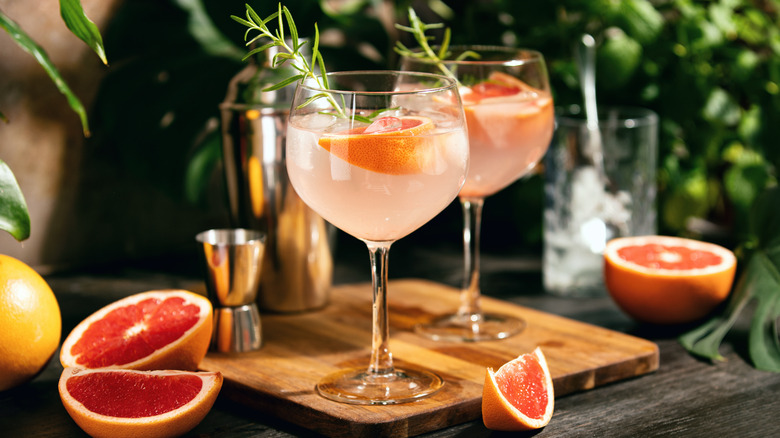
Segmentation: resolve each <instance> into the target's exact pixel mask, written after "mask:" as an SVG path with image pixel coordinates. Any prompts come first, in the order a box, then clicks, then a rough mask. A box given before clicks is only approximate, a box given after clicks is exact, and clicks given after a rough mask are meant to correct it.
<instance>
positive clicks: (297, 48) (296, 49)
mask: <svg viewBox="0 0 780 438" xmlns="http://www.w3.org/2000/svg"><path fill="white" fill-rule="evenodd" d="M230 18H232V19H233V20H235V21H237V22H239V23H241V24H243V25H244V26H246V27H247V30H246V32H245V33H244V40H247V39H248V38H249V36H250V34H251V33H252V32H253V31H256V32H258V35H256V36H255V37H253V38H252V39H250V40H248V41H247V43H246V45H247V46H251V45H253V44H255V43H256V42H257V41H259V40H260V39H262V38H267V39H269V40H270V42H268V43H266V44H264V45H262V46H260V47H257V48H255V49H252V50H251V51H250V52H249V53H247V55H246V56H244V60H246V59H248V58H250V57H252V56H254V55H255V54H256V53H260V52H263V51H265V50H268V49H270V48H271V47H279V48H280V50H279V52H278V53H276V54H275V55H274V57H273V59H272V60H271V67H278V66H280V65H282V64H284V63H285V62H287V61H290V64H291V65H292V67H293V68H295V70H297V71H298V74H297V75H293V76H290V77H289V78H287V79H284V80H282V81H280V82H278V83H276V84H274V85H271V86H269V87H267V88H265V89H264V90H263V91H274V90H278V89H280V88H283V87H286V86H288V85H290V84H292V83H293V82H296V81H300V82H303V81H304V80H306V79H307V78H311V79H313V80H314V81H315V82H316V83H317V85H318V86H319V88H321V89H324V90H327V89H329V88H330V87H329V85H328V76H327V71H326V70H325V62H323V60H322V54H321V53H320V51H319V42H320V32H319V29H318V28H317V23H314V45H313V46H312V49H311V61H309V60H308V59H306V57H305V56H304V55H303V52H302V51H301V48H302V47H303V46H304V45H306V44H307V43H308V41H301V40H300V39H299V38H298V28H297V27H296V26H295V21H294V20H293V17H292V14H291V13H290V10H289V9H287V6H283V5H282V4H281V3H279V8H278V10H277V11H276V12H274V13H273V14H271V15H269V16H268V17H267V18H265V19H263V18H260V16H259V15H258V14H257V13H256V12H255V11H254V9H252V7H251V6H249V5H246V19H243V18H241V17H237V16H235V15H231V16H230ZM272 20H276V21H277V28H276V31H275V32H272V31H271V29H269V28H268V23H269V22H271V21H272ZM285 23H286V24H287V29H288V30H289V41H290V43H288V39H287V38H286V36H285ZM315 68H319V70H320V74H319V75H317V74H316V73H315V72H314V69H315ZM323 98H324V99H327V100H328V102H329V103H330V104H331V105H332V106H333V108H335V110H336V112H337V115H338V116H339V117H346V114H345V113H344V110H343V109H342V108H341V106H340V105H339V104H338V103H336V101H335V99H333V95H332V94H330V93H327V92H323V93H319V94H316V95H314V96H312V97H311V98H309V99H308V100H306V102H304V103H303V104H301V106H306V105H308V104H310V103H312V102H314V101H315V100H318V99H323ZM356 118H358V117H356Z"/></svg>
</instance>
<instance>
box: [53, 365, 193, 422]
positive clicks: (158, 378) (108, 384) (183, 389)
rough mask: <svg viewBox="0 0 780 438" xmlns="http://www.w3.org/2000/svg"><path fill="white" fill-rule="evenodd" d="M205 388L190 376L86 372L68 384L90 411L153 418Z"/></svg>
mask: <svg viewBox="0 0 780 438" xmlns="http://www.w3.org/2000/svg"><path fill="white" fill-rule="evenodd" d="M139 388H143V392H144V400H143V402H139V400H138V398H137V396H136V394H137V393H138V392H139ZM202 388H203V380H202V379H201V378H200V377H198V376H196V375H191V374H180V375H170V376H162V375H144V374H140V373H128V372H124V373H87V374H81V375H74V376H72V377H70V378H69V379H68V381H67V389H68V392H69V393H70V395H71V396H73V398H74V399H76V400H77V401H79V402H80V403H81V404H83V405H84V407H86V408H87V409H88V410H89V411H91V412H94V413H97V414H101V415H106V416H109V417H120V418H142V417H152V416H155V415H161V414H164V413H166V412H170V411H173V410H175V409H178V408H180V407H182V406H184V405H185V404H187V403H189V402H190V401H191V400H192V399H194V398H195V396H197V395H198V393H200V391H201V389H202Z"/></svg>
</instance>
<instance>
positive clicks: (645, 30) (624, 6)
mask: <svg viewBox="0 0 780 438" xmlns="http://www.w3.org/2000/svg"><path fill="white" fill-rule="evenodd" d="M617 4H619V5H620V6H619V8H620V14H619V15H618V18H619V20H620V21H622V22H623V24H624V26H625V28H626V31H627V32H628V34H629V35H631V36H632V37H633V38H634V39H636V40H638V41H639V42H641V43H645V44H646V43H649V42H651V41H653V40H655V38H656V37H657V36H658V34H659V33H660V32H661V30H662V29H663V26H664V18H663V16H661V13H660V12H658V10H657V9H656V8H655V6H653V4H652V3H651V2H650V1H648V0H624V1H621V2H618V3H617Z"/></svg>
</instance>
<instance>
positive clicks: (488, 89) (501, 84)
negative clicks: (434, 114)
mask: <svg viewBox="0 0 780 438" xmlns="http://www.w3.org/2000/svg"><path fill="white" fill-rule="evenodd" d="M460 92H461V99H462V100H463V104H464V105H475V104H478V103H487V102H495V101H502V100H506V99H507V98H514V97H515V96H517V95H520V94H523V93H528V92H535V93H536V94H541V91H540V90H537V89H535V88H534V87H532V86H530V85H528V84H526V83H525V82H523V81H521V80H520V79H518V78H516V77H514V76H512V75H509V74H506V73H502V72H499V71H494V72H492V73H490V76H488V78H487V79H486V80H484V81H482V82H478V83H476V84H474V85H472V86H471V87H461V89H460Z"/></svg>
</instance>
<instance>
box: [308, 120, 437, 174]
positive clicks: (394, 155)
mask: <svg viewBox="0 0 780 438" xmlns="http://www.w3.org/2000/svg"><path fill="white" fill-rule="evenodd" d="M433 128H434V124H433V121H431V119H429V118H427V117H415V116H402V117H380V118H378V119H376V120H374V121H373V123H371V124H370V125H368V126H364V127H360V128H354V129H349V130H346V131H342V132H339V133H336V134H334V135H324V136H322V137H321V138H320V140H319V145H320V146H321V147H322V148H324V149H325V150H327V151H329V152H330V153H331V154H333V155H335V156H337V157H339V158H341V159H342V160H344V161H346V162H348V163H350V164H352V165H353V166H357V167H360V168H363V169H366V170H371V171H374V172H379V173H387V174H391V175H403V174H411V173H419V172H421V170H422V169H423V168H424V167H425V165H426V160H427V154H428V153H429V152H433V151H429V150H427V149H430V148H429V146H430V141H431V140H430V139H429V138H427V137H426V136H425V134H426V133H428V132H429V131H431V130H433Z"/></svg>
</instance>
